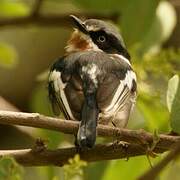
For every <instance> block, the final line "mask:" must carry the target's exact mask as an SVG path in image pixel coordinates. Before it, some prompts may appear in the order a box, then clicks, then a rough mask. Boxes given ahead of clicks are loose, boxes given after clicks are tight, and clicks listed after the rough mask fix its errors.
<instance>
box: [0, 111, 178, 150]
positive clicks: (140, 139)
mask: <svg viewBox="0 0 180 180" xmlns="http://www.w3.org/2000/svg"><path fill="white" fill-rule="evenodd" d="M0 124H9V125H23V126H30V127H36V128H44V129H50V130H55V131H59V132H63V133H65V134H76V133H77V131H78V126H79V122H77V121H71V120H63V119H59V118H52V117H48V116H44V115H40V114H38V113H22V112H9V111H0ZM97 132H98V135H99V136H103V137H114V138H116V139H119V140H121V141H126V142H129V143H134V144H140V145H143V146H150V145H151V144H152V143H153V139H154V137H153V135H152V134H151V133H148V132H146V131H144V130H130V129H119V128H114V127H110V126H104V125H98V127H97ZM179 140H180V136H170V135H159V142H158V143H157V145H156V147H158V148H160V149H163V150H168V149H170V148H171V147H172V145H174V144H175V143H176V142H178V141H179Z"/></svg>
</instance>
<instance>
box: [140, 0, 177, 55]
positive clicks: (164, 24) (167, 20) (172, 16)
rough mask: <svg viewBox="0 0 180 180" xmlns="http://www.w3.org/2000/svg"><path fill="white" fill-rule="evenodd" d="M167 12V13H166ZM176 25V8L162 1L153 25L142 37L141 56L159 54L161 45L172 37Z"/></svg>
mask: <svg viewBox="0 0 180 180" xmlns="http://www.w3.org/2000/svg"><path fill="white" fill-rule="evenodd" d="M164 12H166V13H164ZM175 25H176V13H175V9H174V7H173V6H172V5H171V4H170V3H169V2H167V1H161V2H160V3H159V6H158V7H157V10H156V16H154V19H153V23H152V24H151V26H148V29H149V30H148V33H147V34H146V35H145V36H142V37H143V38H142V41H141V45H140V47H139V49H140V54H142V55H143V54H144V53H153V54H154V53H157V52H158V51H159V50H160V48H161V45H162V44H163V43H164V42H165V41H166V40H167V39H168V38H169V37H170V35H171V34H172V32H173V29H174V28H175Z"/></svg>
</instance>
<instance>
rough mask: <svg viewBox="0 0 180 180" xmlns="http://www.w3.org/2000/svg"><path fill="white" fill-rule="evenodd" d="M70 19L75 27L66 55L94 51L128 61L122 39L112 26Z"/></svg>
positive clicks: (104, 23) (94, 21) (75, 18)
mask: <svg viewBox="0 0 180 180" xmlns="http://www.w3.org/2000/svg"><path fill="white" fill-rule="evenodd" d="M70 17H71V18H72V20H73V22H74V25H75V26H76V27H75V30H74V32H73V33H72V35H71V38H70V40H69V41H68V44H67V46H66V52H67V53H72V52H78V51H88V50H94V51H103V52H106V53H109V54H118V55H122V56H123V57H125V58H126V59H128V60H130V55H129V53H128V51H127V49H126V47H125V44H124V42H123V39H122V37H121V35H120V33H119V31H118V29H117V28H116V27H115V26H114V25H112V24H110V23H107V22H104V21H102V20H97V19H88V20H85V21H82V20H80V19H79V18H77V17H76V16H73V15H71V16H70Z"/></svg>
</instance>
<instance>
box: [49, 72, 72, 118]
mask: <svg viewBox="0 0 180 180" xmlns="http://www.w3.org/2000/svg"><path fill="white" fill-rule="evenodd" d="M50 80H51V81H53V82H54V88H55V91H56V93H60V98H61V99H62V102H63V104H64V106H65V108H66V110H67V112H68V114H69V116H70V118H71V119H74V116H73V114H72V112H71V109H70V106H69V103H68V101H67V98H66V95H65V93H64V88H65V87H66V84H65V83H63V82H62V79H61V72H58V71H55V70H54V71H53V72H52V73H51V76H50Z"/></svg>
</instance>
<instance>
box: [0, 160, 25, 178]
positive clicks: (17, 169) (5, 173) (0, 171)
mask: <svg viewBox="0 0 180 180" xmlns="http://www.w3.org/2000/svg"><path fill="white" fill-rule="evenodd" d="M22 175H23V169H22V167H21V166H19V165H18V164H17V163H16V161H15V160H14V159H13V158H11V157H3V158H1V159H0V179H1V180H22V179H23V178H22Z"/></svg>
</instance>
